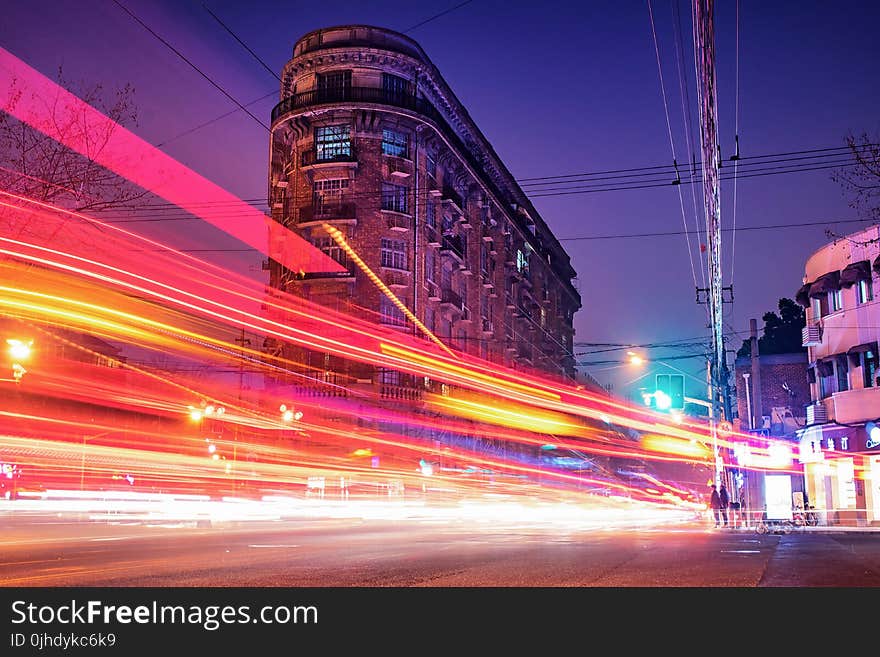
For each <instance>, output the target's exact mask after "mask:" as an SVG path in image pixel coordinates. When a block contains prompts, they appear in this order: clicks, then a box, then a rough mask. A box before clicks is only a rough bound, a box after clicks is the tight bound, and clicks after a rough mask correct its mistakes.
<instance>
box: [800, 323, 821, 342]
mask: <svg viewBox="0 0 880 657" xmlns="http://www.w3.org/2000/svg"><path fill="white" fill-rule="evenodd" d="M820 344H822V326H821V325H820V324H818V323H817V324H808V325H807V326H805V327H804V328H802V329H801V345H802V346H804V347H816V346H818V345H820Z"/></svg>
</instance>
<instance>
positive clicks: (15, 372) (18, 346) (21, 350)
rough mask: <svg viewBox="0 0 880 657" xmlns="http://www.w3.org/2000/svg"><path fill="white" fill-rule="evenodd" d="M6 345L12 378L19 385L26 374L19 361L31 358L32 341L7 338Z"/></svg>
mask: <svg viewBox="0 0 880 657" xmlns="http://www.w3.org/2000/svg"><path fill="white" fill-rule="evenodd" d="M6 344H8V345H9V356H10V357H11V358H12V378H13V380H14V381H15V382H16V383H21V378H22V377H23V376H24V375H25V374H27V370H26V369H25V368H24V365H22V364H21V362H20V361H26V360H28V359H29V358H30V357H31V346H32V345H33V344H34V341H33V340H28V341H27V342H25V341H24V340H18V339H16V338H7V339H6Z"/></svg>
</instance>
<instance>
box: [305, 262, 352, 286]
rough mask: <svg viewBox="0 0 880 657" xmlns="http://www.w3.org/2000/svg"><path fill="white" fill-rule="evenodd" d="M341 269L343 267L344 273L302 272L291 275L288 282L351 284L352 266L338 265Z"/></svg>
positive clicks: (348, 264) (347, 264)
mask: <svg viewBox="0 0 880 657" xmlns="http://www.w3.org/2000/svg"><path fill="white" fill-rule="evenodd" d="M340 264H341V265H342V266H343V267H345V271H340V272H335V271H334V272H320V271H316V272H302V273H297V274H295V275H292V276H291V278H290V280H292V281H309V282H310V283H319V282H324V283H332V282H340V281H341V282H345V283H353V282H354V280H355V274H354V267H355V266H354V264H353V263H345V262H342V263H340Z"/></svg>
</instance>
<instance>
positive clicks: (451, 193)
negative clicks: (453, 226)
mask: <svg viewBox="0 0 880 657" xmlns="http://www.w3.org/2000/svg"><path fill="white" fill-rule="evenodd" d="M442 198H443V200H444V201H449V202H450V203H452V204H453V205H454V206H455V209H456V210H458V214H462V213H463V212H464V201H462V200H461V194H459V193H458V192H456V191H455V190H454V189H452V187H444V188H443V196H442Z"/></svg>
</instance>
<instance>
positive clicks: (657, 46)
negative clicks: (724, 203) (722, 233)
mask: <svg viewBox="0 0 880 657" xmlns="http://www.w3.org/2000/svg"><path fill="white" fill-rule="evenodd" d="M648 15H649V16H650V18H651V34H652V35H653V36H654V52H655V53H656V55H657V72H658V74H659V75H660V93H661V96H662V97H663V113H664V115H665V116H666V131H667V133H668V134H669V147H670V149H671V150H672V163H673V165H674V166H675V174H676V180H678V178H679V176H678V164H677V161H676V157H675V140H674V139H673V138H672V123H671V122H670V121H669V104H668V103H667V101H666V85H665V84H664V83H663V66H662V65H661V63H660V44H659V43H658V42H657V30H656V29H655V27H654V10H653V8H652V6H651V0H648ZM678 200H679V205H680V206H681V224H682V226H683V227H684V231H683V232H684V240H685V243H686V244H687V252H688V263H689V264H690V266H691V275H692V276H693V279H694V287H695V288H697V287H699V286H698V285H697V270H696V267H695V266H694V253H693V249H692V248H691V237H690V231H688V226H687V217H686V216H685V212H684V198H683V197H682V194H681V186H680V185H679V186H678ZM704 284H705V280H704Z"/></svg>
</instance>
